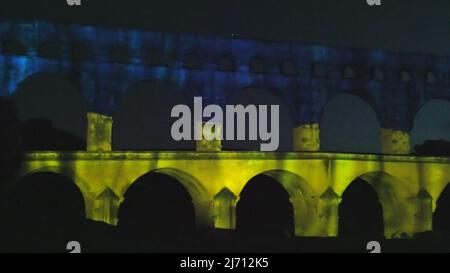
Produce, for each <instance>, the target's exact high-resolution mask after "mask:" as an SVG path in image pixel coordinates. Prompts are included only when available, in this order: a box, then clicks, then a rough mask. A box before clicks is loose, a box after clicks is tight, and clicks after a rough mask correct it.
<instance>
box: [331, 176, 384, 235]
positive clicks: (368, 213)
mask: <svg viewBox="0 0 450 273" xmlns="http://www.w3.org/2000/svg"><path fill="white" fill-rule="evenodd" d="M338 215H339V221H338V223H339V224H338V226H339V233H338V234H339V236H340V237H347V238H349V237H350V238H351V237H354V238H364V239H376V238H380V237H382V236H383V235H384V222H383V208H382V205H381V202H380V200H379V196H378V194H377V192H376V191H375V189H374V188H373V186H372V185H370V184H369V183H368V182H366V181H365V180H363V179H361V178H357V179H355V180H353V181H352V182H351V183H350V184H349V185H348V186H347V188H346V189H345V191H344V192H343V193H342V196H341V202H340V203H339V207H338Z"/></svg>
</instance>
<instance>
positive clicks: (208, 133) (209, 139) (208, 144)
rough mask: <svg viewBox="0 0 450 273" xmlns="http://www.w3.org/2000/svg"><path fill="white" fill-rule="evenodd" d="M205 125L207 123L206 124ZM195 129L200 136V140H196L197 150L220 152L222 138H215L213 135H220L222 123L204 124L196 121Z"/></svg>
mask: <svg viewBox="0 0 450 273" xmlns="http://www.w3.org/2000/svg"><path fill="white" fill-rule="evenodd" d="M206 125H207V124H206ZM195 130H197V132H199V134H198V135H200V136H202V139H201V140H197V141H196V148H195V150H196V151H197V152H220V151H222V140H221V139H216V138H215V137H214V136H219V135H222V134H223V133H222V132H223V131H222V124H214V125H213V126H211V128H210V127H209V126H205V123H196V124H195Z"/></svg>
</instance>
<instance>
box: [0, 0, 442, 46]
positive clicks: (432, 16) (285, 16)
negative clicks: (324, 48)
mask: <svg viewBox="0 0 450 273" xmlns="http://www.w3.org/2000/svg"><path fill="white" fill-rule="evenodd" d="M82 1H83V3H82V4H83V6H82V7H69V6H67V5H66V0H2V1H1V2H2V4H1V5H2V6H1V7H0V17H1V18H4V19H19V20H23V19H46V20H52V21H58V22H69V23H81V24H96V25H105V26H120V27H132V28H143V29H149V30H154V31H168V32H184V33H194V34H205V35H219V36H228V37H231V34H232V33H235V34H236V37H241V38H251V39H260V40H278V41H299V42H304V43H314V44H331V45H341V46H348V47H370V48H382V49H389V50H394V51H404V52H426V53H436V54H445V55H450V46H449V44H450V1H448V0H432V1H426V0H382V6H381V7H370V6H368V5H367V4H366V0H345V1H344V0H341V1H338V0H308V1H306V0H295V1H284V2H281V1H276V2H275V1H271V2H267V1H259V2H258V4H255V1H242V0H241V1H235V0H227V1H213V0H211V1H208V2H207V3H205V2H203V1H201V2H200V1H195V0H191V1H186V0H183V1H169V0H165V1H161V0H140V1H137V0H82Z"/></svg>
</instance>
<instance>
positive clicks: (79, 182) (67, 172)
mask: <svg viewBox="0 0 450 273" xmlns="http://www.w3.org/2000/svg"><path fill="white" fill-rule="evenodd" d="M36 173H54V174H57V175H61V176H64V177H67V178H68V179H70V180H72V181H73V182H74V183H75V185H76V186H77V187H78V189H79V190H80V191H81V193H82V194H83V196H84V199H85V202H86V203H87V202H88V199H90V197H91V196H90V195H91V188H90V187H89V183H86V182H84V180H83V179H82V178H80V177H79V176H77V175H76V174H75V173H74V171H73V170H71V169H69V168H64V167H59V166H50V167H41V168H37V169H32V170H29V171H27V172H26V173H22V174H21V175H20V177H25V176H29V175H33V174H36Z"/></svg>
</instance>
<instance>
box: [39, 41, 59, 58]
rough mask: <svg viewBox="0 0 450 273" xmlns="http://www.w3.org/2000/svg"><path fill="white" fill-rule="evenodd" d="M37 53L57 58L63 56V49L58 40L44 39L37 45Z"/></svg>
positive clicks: (44, 56) (45, 56)
mask: <svg viewBox="0 0 450 273" xmlns="http://www.w3.org/2000/svg"><path fill="white" fill-rule="evenodd" d="M38 55H39V56H41V57H43V58H51V59H59V58H62V57H63V49H62V46H61V43H60V42H57V41H46V42H44V43H42V44H40V45H39V48H38Z"/></svg>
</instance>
